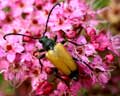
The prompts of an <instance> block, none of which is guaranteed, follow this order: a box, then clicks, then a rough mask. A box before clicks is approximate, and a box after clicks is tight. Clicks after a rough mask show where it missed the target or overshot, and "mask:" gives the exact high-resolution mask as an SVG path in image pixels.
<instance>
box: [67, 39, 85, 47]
mask: <svg viewBox="0 0 120 96" xmlns="http://www.w3.org/2000/svg"><path fill="white" fill-rule="evenodd" d="M67 41H68V42H70V43H72V44H74V45H76V46H83V45H85V44H77V43H75V42H73V41H71V40H67Z"/></svg>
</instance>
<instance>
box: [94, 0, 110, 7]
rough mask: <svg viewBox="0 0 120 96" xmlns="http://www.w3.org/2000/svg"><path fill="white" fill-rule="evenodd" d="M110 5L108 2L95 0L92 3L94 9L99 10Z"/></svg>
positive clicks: (108, 0)
mask: <svg viewBox="0 0 120 96" xmlns="http://www.w3.org/2000/svg"><path fill="white" fill-rule="evenodd" d="M109 3H110V0H95V1H94V3H93V8H94V9H100V8H103V7H106V6H107V5H108V4H109Z"/></svg>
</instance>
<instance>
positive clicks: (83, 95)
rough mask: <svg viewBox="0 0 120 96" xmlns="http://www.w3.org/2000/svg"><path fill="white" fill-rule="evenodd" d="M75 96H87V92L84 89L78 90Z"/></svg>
mask: <svg viewBox="0 0 120 96" xmlns="http://www.w3.org/2000/svg"><path fill="white" fill-rule="evenodd" d="M77 96H88V91H87V90H86V89H85V88H82V89H80V91H79V92H78V94H77Z"/></svg>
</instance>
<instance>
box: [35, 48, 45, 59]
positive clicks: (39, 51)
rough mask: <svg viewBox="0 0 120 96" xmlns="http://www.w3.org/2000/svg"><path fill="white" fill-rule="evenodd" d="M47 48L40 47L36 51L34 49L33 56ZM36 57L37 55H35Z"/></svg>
mask: <svg viewBox="0 0 120 96" xmlns="http://www.w3.org/2000/svg"><path fill="white" fill-rule="evenodd" d="M44 51H45V50H44V49H40V50H36V51H34V52H33V56H35V55H36V53H38V52H39V53H40V52H44ZM35 57H36V56H35Z"/></svg>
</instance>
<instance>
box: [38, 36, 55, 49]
mask: <svg viewBox="0 0 120 96" xmlns="http://www.w3.org/2000/svg"><path fill="white" fill-rule="evenodd" d="M39 42H40V43H42V46H43V48H44V49H45V50H46V51H48V50H53V49H54V46H55V41H54V40H52V39H49V38H48V37H47V36H43V37H42V38H40V40H39Z"/></svg>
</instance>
